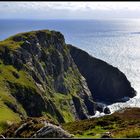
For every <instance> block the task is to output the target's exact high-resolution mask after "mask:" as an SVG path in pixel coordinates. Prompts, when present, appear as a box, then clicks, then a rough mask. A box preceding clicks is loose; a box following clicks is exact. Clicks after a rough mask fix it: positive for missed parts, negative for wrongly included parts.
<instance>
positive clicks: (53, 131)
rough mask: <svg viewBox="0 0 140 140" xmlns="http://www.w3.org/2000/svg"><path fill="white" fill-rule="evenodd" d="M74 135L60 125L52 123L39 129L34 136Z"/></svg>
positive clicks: (66, 136)
mask: <svg viewBox="0 0 140 140" xmlns="http://www.w3.org/2000/svg"><path fill="white" fill-rule="evenodd" d="M72 137H73V135H71V134H69V133H68V132H66V131H65V130H63V129H62V128H61V127H60V126H56V125H53V124H50V123H46V125H45V126H44V127H43V128H41V129H40V130H38V131H37V132H36V133H35V134H34V135H33V138H72Z"/></svg>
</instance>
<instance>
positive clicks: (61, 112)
mask: <svg viewBox="0 0 140 140" xmlns="http://www.w3.org/2000/svg"><path fill="white" fill-rule="evenodd" d="M0 60H1V64H0V65H1V83H2V84H1V88H2V86H5V87H6V89H3V93H4V95H3V94H2V95H1V94H0V96H1V98H3V100H2V102H3V104H5V105H7V104H9V107H10V106H11V108H10V109H11V110H12V111H14V112H15V113H18V114H19V115H20V116H22V117H23V118H26V117H27V116H29V117H40V116H42V115H50V116H51V117H52V118H53V119H55V120H57V121H59V122H68V121H74V120H75V119H86V118H88V115H94V113H95V104H94V102H93V100H92V95H91V92H90V90H89V89H88V86H87V83H86V80H85V78H84V77H83V76H82V75H81V73H80V72H79V70H78V68H77V66H76V65H75V63H74V61H73V59H72V57H71V55H70V53H69V49H68V48H67V45H66V44H65V41H64V37H63V35H62V34H60V33H59V32H54V31H48V30H44V31H36V32H29V33H23V34H17V35H15V36H12V37H10V38H8V39H6V40H5V41H2V42H1V43H0ZM6 92H8V93H6ZM9 94H10V99H7V98H4V96H9Z"/></svg>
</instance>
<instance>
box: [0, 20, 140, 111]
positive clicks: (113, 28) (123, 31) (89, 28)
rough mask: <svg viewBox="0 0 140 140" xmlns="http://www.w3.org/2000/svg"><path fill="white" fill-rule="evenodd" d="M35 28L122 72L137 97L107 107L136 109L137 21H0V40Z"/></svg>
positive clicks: (139, 77)
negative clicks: (54, 34)
mask: <svg viewBox="0 0 140 140" xmlns="http://www.w3.org/2000/svg"><path fill="white" fill-rule="evenodd" d="M38 29H50V30H57V31H60V32H62V33H63V34H64V36H65V40H66V43H69V44H73V45H75V46H77V47H79V48H81V49H83V50H86V51H87V52H88V53H90V54H91V55H93V56H95V57H97V58H100V59H102V60H104V61H106V62H108V63H110V64H112V65H113V66H115V67H118V68H119V69H120V70H121V71H122V72H124V73H125V75H126V76H127V78H128V80H129V81H130V82H131V84H132V86H133V87H134V88H135V90H136V91H137V96H136V97H135V98H133V99H131V100H130V101H128V102H126V103H119V104H118V103H116V104H113V105H111V106H109V107H110V109H111V111H112V112H113V111H114V110H117V109H119V108H122V107H125V106H138V107H140V20H138V19H133V20H48V21H47V20H44V21H43V20H42V21H37V20H32V21H29V20H28V21H26V20H0V40H3V39H5V38H6V37H8V36H10V35H13V34H15V33H19V32H25V31H31V30H38Z"/></svg>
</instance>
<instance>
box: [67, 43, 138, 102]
mask: <svg viewBox="0 0 140 140" xmlns="http://www.w3.org/2000/svg"><path fill="white" fill-rule="evenodd" d="M68 47H69V48H70V53H71V55H72V58H73V60H74V62H75V64H76V65H77V67H78V69H79V71H80V72H81V74H82V75H83V76H84V77H85V78H86V80H87V84H88V87H89V89H90V91H91V93H92V96H93V98H94V100H95V101H98V102H105V103H107V104H110V103H114V102H119V101H122V98H124V97H130V98H132V97H134V96H135V95H136V93H135V90H134V89H133V88H132V87H131V85H130V82H129V81H128V80H127V78H126V76H125V75H124V74H123V73H122V72H121V71H120V70H119V69H118V68H115V67H113V66H111V65H109V64H107V63H106V62H104V61H102V60H99V59H97V58H94V57H92V56H90V55H89V54H88V53H86V52H85V51H82V50H80V49H78V48H76V47H73V46H72V45H69V46H68Z"/></svg>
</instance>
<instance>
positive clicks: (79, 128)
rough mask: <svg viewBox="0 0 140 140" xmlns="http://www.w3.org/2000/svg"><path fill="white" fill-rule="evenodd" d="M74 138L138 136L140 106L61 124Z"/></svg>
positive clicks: (139, 133)
mask: <svg viewBox="0 0 140 140" xmlns="http://www.w3.org/2000/svg"><path fill="white" fill-rule="evenodd" d="M63 128H64V129H66V130H67V131H68V132H70V133H71V134H74V136H75V138H102V137H105V136H107V137H111V138H139V137H140V108H127V109H125V110H121V111H119V112H115V113H114V114H112V115H107V116H103V117H100V118H91V119H89V120H82V121H76V122H71V123H66V124H63Z"/></svg>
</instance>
